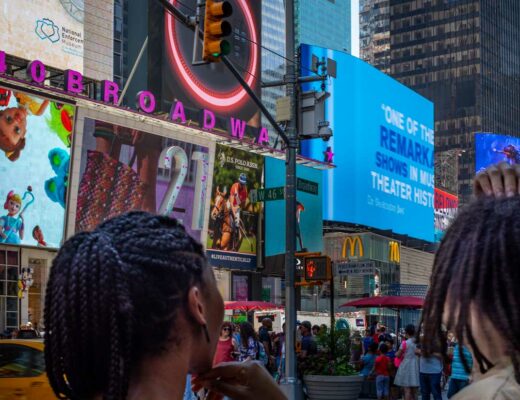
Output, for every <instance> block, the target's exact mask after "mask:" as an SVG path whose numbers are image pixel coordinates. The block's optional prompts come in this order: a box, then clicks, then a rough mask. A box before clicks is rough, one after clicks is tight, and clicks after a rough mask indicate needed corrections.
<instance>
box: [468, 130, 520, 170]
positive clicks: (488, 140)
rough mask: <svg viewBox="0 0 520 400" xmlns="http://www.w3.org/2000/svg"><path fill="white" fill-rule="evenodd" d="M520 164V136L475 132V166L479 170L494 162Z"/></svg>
mask: <svg viewBox="0 0 520 400" xmlns="http://www.w3.org/2000/svg"><path fill="white" fill-rule="evenodd" d="M500 162H507V163H508V164H511V165H513V164H520V138H518V137H513V136H505V135H497V134H495V133H477V134H475V168H476V170H477V172H480V171H481V170H483V169H486V168H487V167H488V166H490V165H492V164H497V163H500Z"/></svg>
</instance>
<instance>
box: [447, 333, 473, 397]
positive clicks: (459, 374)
mask: <svg viewBox="0 0 520 400" xmlns="http://www.w3.org/2000/svg"><path fill="white" fill-rule="evenodd" d="M464 364H466V365H467V368H468V370H471V369H472V368H473V357H472V356H471V353H470V352H469V350H468V349H467V348H466V347H465V346H459V345H458V344H457V343H455V346H454V347H453V361H452V363H451V377H450V382H449V384H448V399H451V398H452V397H453V396H455V395H456V394H457V393H458V392H460V391H461V390H462V389H464V388H465V387H466V386H468V385H469V373H468V372H467V371H466V367H465V366H464Z"/></svg>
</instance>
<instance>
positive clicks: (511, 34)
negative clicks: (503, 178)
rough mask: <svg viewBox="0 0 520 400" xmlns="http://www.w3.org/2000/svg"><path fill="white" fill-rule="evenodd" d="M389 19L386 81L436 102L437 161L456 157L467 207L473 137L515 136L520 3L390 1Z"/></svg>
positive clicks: (519, 123) (519, 132) (518, 130)
mask: <svg viewBox="0 0 520 400" xmlns="http://www.w3.org/2000/svg"><path fill="white" fill-rule="evenodd" d="M390 15H391V17H390V21H391V27H390V37H391V63H390V73H391V74H392V75H393V76H394V77H395V78H397V79H399V80H400V81H401V82H403V83H404V84H405V85H407V86H409V87H411V88H413V89H415V90H416V91H418V92H419V93H421V94H422V95H424V96H426V97H427V98H429V99H430V100H432V101H433V102H434V104H435V145H436V154H437V160H440V159H453V155H455V159H456V160H458V161H459V162H458V166H457V167H456V168H454V169H453V170H454V173H455V175H456V176H458V188H455V189H458V190H457V191H458V194H459V196H460V200H461V201H462V202H465V201H467V200H468V199H469V196H470V194H471V181H472V178H473V177H474V175H475V159H474V148H473V146H474V140H473V139H474V133H475V132H479V131H484V132H498V133H504V134H510V135H514V136H520V118H519V116H520V31H519V30H518V27H517V22H518V20H519V19H520V2H518V1H517V0H502V1H496V0H459V1H448V0H433V1H432V0H390ZM457 156H458V157H457ZM437 165H439V163H437ZM437 175H438V177H442V174H437ZM452 181H453V182H457V179H452ZM436 183H437V184H439V182H438V180H437V182H436ZM448 189H450V188H448Z"/></svg>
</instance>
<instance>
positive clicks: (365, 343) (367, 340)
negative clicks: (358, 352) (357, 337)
mask: <svg viewBox="0 0 520 400" xmlns="http://www.w3.org/2000/svg"><path fill="white" fill-rule="evenodd" d="M372 336H373V335H372V333H371V332H370V329H367V330H366V331H365V337H364V338H363V342H362V343H363V354H367V353H368V349H369V348H370V345H371V344H372V343H374V338H373V337H372Z"/></svg>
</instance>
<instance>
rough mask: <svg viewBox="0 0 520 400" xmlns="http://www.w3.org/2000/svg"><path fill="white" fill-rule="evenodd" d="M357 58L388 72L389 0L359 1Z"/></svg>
mask: <svg viewBox="0 0 520 400" xmlns="http://www.w3.org/2000/svg"><path fill="white" fill-rule="evenodd" d="M359 58H361V59H362V60H364V61H366V62H368V63H370V64H372V65H373V66H374V67H376V68H377V69H379V70H381V71H382V72H385V73H389V72H390V0H361V1H360V2H359Z"/></svg>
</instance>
